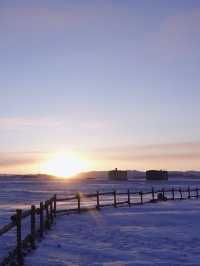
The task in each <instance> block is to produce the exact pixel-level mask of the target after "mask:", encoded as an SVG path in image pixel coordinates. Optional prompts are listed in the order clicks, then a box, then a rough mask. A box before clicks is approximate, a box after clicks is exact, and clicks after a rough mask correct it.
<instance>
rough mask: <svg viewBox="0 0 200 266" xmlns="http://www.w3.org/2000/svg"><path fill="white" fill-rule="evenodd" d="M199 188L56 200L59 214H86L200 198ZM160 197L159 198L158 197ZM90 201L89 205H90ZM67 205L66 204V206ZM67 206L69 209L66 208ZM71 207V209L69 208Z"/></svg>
mask: <svg viewBox="0 0 200 266" xmlns="http://www.w3.org/2000/svg"><path fill="white" fill-rule="evenodd" d="M199 190H200V189H199V188H197V187H196V188H190V187H187V188H174V187H172V188H168V189H164V188H162V189H158V190H156V189H155V188H152V189H151V190H150V191H131V190H130V189H127V190H126V191H116V190H113V191H106V192H100V191H97V192H96V193H92V194H83V193H76V195H75V196H72V197H65V198H56V203H57V211H56V212H57V213H72V212H78V213H81V212H85V211H87V210H88V211H89V210H92V209H95V208H96V209H97V210H100V209H101V208H102V207H108V206H113V207H115V208H117V206H119V205H124V204H127V205H128V206H129V207H130V206H132V205H138V204H145V203H152V202H158V201H161V200H163V201H165V200H183V199H192V198H199ZM158 195H159V196H158ZM88 200H89V203H90V204H88ZM64 203H66V204H64ZM66 206H67V207H66ZM68 206H69V207H68Z"/></svg>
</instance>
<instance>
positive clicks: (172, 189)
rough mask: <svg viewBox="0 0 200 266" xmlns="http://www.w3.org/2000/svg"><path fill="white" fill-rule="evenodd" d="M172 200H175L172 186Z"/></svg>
mask: <svg viewBox="0 0 200 266" xmlns="http://www.w3.org/2000/svg"><path fill="white" fill-rule="evenodd" d="M172 200H175V196H174V188H172Z"/></svg>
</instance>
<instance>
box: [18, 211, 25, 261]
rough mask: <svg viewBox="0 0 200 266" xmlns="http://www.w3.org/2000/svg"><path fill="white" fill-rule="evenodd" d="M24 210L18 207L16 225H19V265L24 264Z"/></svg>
mask: <svg viewBox="0 0 200 266" xmlns="http://www.w3.org/2000/svg"><path fill="white" fill-rule="evenodd" d="M21 222H22V210H20V209H17V210H16V227H17V235H16V240H17V265H18V266H21V265H23V262H24V260H23V252H22V225H21Z"/></svg>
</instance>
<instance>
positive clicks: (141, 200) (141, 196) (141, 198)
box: [139, 191, 143, 204]
mask: <svg viewBox="0 0 200 266" xmlns="http://www.w3.org/2000/svg"><path fill="white" fill-rule="evenodd" d="M139 194H140V202H141V204H143V192H142V191H140V192H139Z"/></svg>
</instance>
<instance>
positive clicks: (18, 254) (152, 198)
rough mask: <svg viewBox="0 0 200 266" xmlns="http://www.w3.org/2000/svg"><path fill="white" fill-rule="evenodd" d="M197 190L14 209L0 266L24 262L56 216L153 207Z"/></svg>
mask: <svg viewBox="0 0 200 266" xmlns="http://www.w3.org/2000/svg"><path fill="white" fill-rule="evenodd" d="M199 190H200V189H199V188H190V187H188V188H173V187H172V188H170V189H164V188H163V189H158V190H156V189H154V188H152V189H151V191H137V192H135V191H131V190H130V189H128V190H126V191H116V190H113V191H109V192H100V191H96V192H95V193H92V194H83V193H80V192H78V193H76V195H75V196H71V197H65V198H57V196H56V195H54V196H53V197H52V198H50V199H49V200H47V201H45V202H44V203H43V202H40V205H39V206H38V207H36V206H35V205H32V206H31V208H30V209H29V210H25V211H23V210H21V209H17V210H16V214H15V215H13V216H12V217H11V222H10V223H9V224H7V225H5V226H3V227H2V228H0V237H1V236H2V235H5V234H6V233H8V232H9V231H10V230H12V229H13V228H15V229H16V234H15V238H16V247H15V248H14V250H13V251H11V252H10V253H9V255H8V256H6V257H5V258H4V259H3V261H2V262H1V263H0V266H6V265H16V266H21V265H23V262H24V256H25V254H26V251H30V250H32V249H35V247H36V241H37V240H38V239H42V238H43V237H44V233H45V232H46V231H47V230H48V229H50V228H51V225H52V224H53V222H54V220H55V218H56V215H57V214H69V213H81V212H84V211H92V210H100V209H101V208H103V207H108V206H113V207H115V208H117V207H118V206H120V205H121V206H123V205H127V206H129V207H131V206H133V205H142V204H145V203H155V202H158V201H160V200H163V201H166V200H184V199H192V198H199ZM28 217H29V219H30V220H29V225H30V226H29V232H28V234H27V235H26V236H25V237H24V238H23V237H22V235H23V234H22V229H23V221H24V220H25V219H27V218H28Z"/></svg>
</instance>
